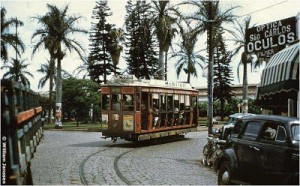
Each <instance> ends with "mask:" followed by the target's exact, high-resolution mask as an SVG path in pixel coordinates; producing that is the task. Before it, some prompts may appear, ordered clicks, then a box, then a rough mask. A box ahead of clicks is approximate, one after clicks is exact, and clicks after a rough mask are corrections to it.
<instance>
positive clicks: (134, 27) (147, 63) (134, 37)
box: [125, 1, 158, 79]
mask: <svg viewBox="0 0 300 186" xmlns="http://www.w3.org/2000/svg"><path fill="white" fill-rule="evenodd" d="M149 10H150V5H149V4H148V3H146V2H143V1H138V2H136V4H132V2H131V1H128V2H127V5H126V11H127V14H126V21H125V24H126V32H125V36H126V40H125V45H126V54H127V57H126V61H127V65H128V73H129V74H134V75H135V76H136V77H137V78H146V79H149V78H150V76H153V75H155V74H154V73H155V72H156V71H157V70H158V69H157V66H158V59H157V51H156V50H155V45H156V42H155V40H154V38H153V35H154V34H153V33H154V25H153V24H152V20H151V19H150V18H151V13H150V11H149Z"/></svg>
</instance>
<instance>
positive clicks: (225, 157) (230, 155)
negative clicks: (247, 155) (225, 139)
mask: <svg viewBox="0 0 300 186" xmlns="http://www.w3.org/2000/svg"><path fill="white" fill-rule="evenodd" d="M225 161H228V162H229V163H230V167H231V169H232V171H233V172H234V170H235V169H237V167H238V164H237V157H236V155H235V152H234V150H233V149H232V148H228V149H225V150H224V151H223V152H222V153H221V154H220V155H219V156H218V157H217V159H216V161H215V163H214V166H213V168H214V171H216V172H217V171H218V170H219V169H220V167H221V165H222V163H223V162H225Z"/></svg>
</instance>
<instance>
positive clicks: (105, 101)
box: [102, 94, 109, 110]
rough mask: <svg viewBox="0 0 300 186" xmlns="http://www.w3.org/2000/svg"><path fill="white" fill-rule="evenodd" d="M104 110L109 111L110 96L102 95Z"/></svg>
mask: <svg viewBox="0 0 300 186" xmlns="http://www.w3.org/2000/svg"><path fill="white" fill-rule="evenodd" d="M102 110H109V94H102Z"/></svg>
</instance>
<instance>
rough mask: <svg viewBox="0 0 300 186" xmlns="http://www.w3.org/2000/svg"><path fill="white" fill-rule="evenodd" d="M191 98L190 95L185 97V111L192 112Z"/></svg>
mask: <svg viewBox="0 0 300 186" xmlns="http://www.w3.org/2000/svg"><path fill="white" fill-rule="evenodd" d="M190 106H191V104H190V96H189V95H185V110H190Z"/></svg>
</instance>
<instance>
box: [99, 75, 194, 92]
mask: <svg viewBox="0 0 300 186" xmlns="http://www.w3.org/2000/svg"><path fill="white" fill-rule="evenodd" d="M104 86H140V87H155V88H172V89H184V90H196V89H194V88H193V87H192V86H191V84H189V83H183V82H174V81H165V80H158V79H137V78H136V77H135V76H133V75H127V76H114V77H113V78H111V79H110V80H108V81H107V84H105V85H104Z"/></svg>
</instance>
